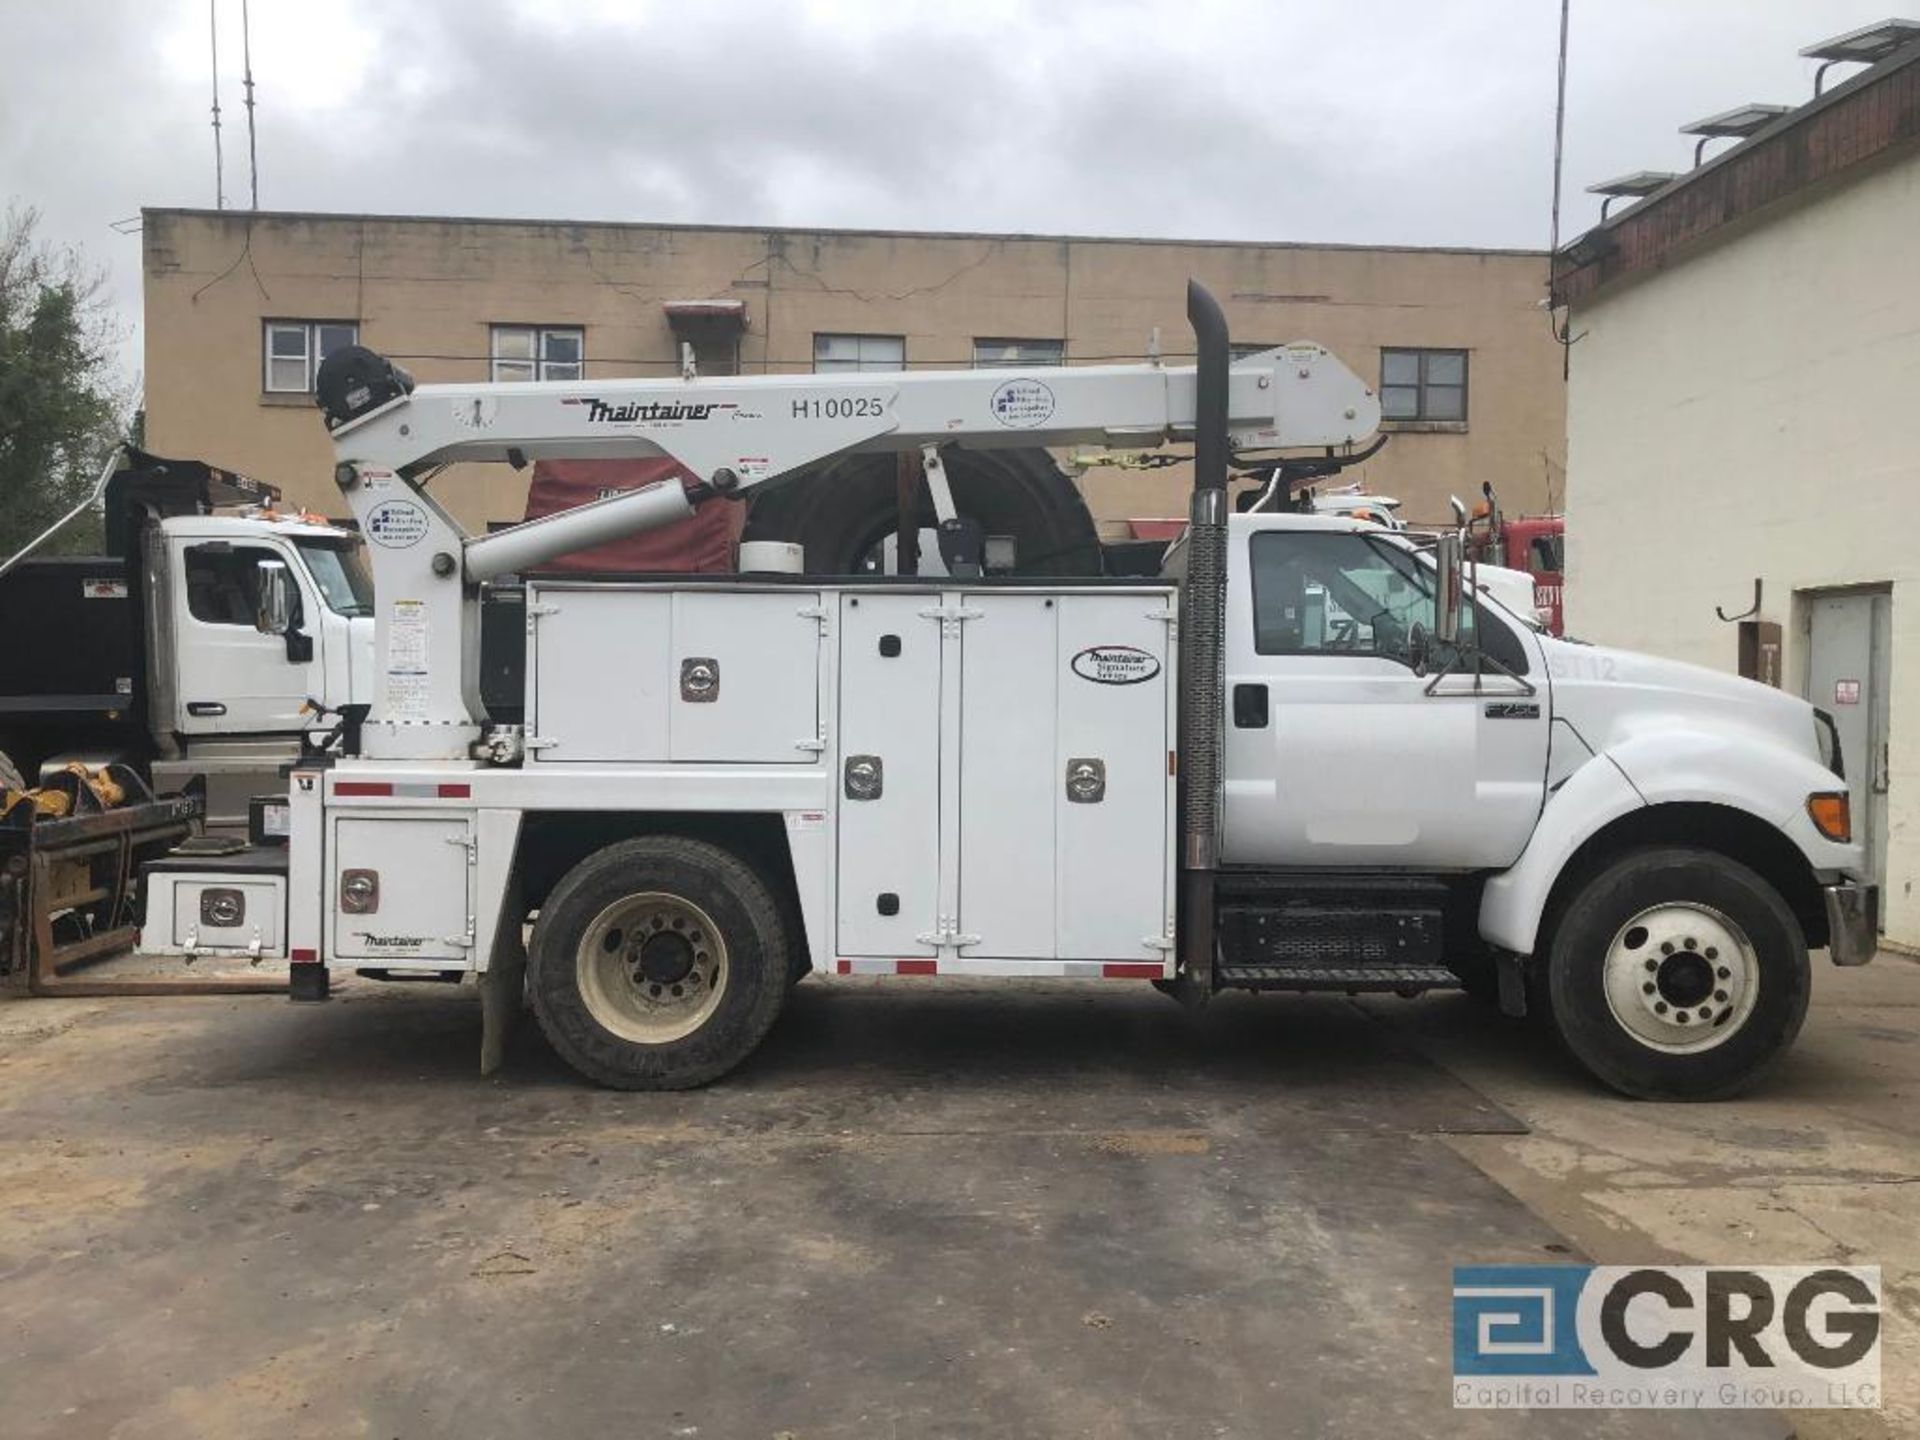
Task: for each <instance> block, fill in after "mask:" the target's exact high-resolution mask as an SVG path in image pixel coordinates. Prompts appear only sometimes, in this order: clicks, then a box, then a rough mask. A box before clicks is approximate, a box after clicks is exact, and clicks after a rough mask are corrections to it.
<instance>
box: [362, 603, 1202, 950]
mask: <svg viewBox="0 0 1920 1440" xmlns="http://www.w3.org/2000/svg"><path fill="white" fill-rule="evenodd" d="M528 613H529V615H530V617H531V641H530V644H529V650H528V654H529V664H528V675H529V684H528V695H527V700H528V740H527V747H528V759H529V768H530V770H532V771H534V772H538V773H540V774H543V775H548V776H552V777H553V778H554V780H555V781H559V780H560V779H562V777H564V776H566V775H568V774H570V773H573V772H575V771H578V770H580V769H585V768H587V767H591V766H602V765H609V764H614V765H631V764H642V765H647V766H665V767H668V769H667V771H666V772H665V773H666V774H668V775H670V774H671V773H672V771H673V770H675V769H680V768H684V767H691V766H694V765H699V764H709V765H765V766H769V767H773V766H780V767H783V768H784V767H791V766H803V767H806V768H807V769H808V770H810V771H814V772H815V773H818V772H819V771H821V770H825V771H826V772H827V774H826V777H825V778H826V779H827V780H828V782H829V783H828V784H827V785H826V786H823V787H821V788H822V790H823V792H824V794H825V803H824V806H823V808H822V810H821V812H820V813H819V814H818V815H817V816H816V817H814V819H813V820H812V821H811V822H809V821H808V820H806V819H805V817H804V812H803V814H802V815H801V816H796V817H794V818H795V820H796V821H797V822H798V823H817V824H819V825H821V826H828V825H831V826H832V838H833V843H832V844H831V845H830V846H829V852H830V856H831V860H830V863H831V867H832V870H833V876H834V878H833V881H832V884H831V886H830V891H829V894H828V895H827V896H825V897H822V898H823V899H825V900H826V901H827V904H828V905H829V906H830V908H831V913H832V917H833V918H832V921H831V928H830V930H829V931H828V932H827V933H830V934H831V935H832V936H833V940H832V950H833V958H834V961H835V964H836V968H837V969H839V970H840V971H841V972H843V973H846V972H857V971H862V970H868V969H872V970H879V971H884V972H888V973H892V972H894V971H895V970H896V969H897V968H898V965H899V962H909V963H910V968H912V969H937V970H938V971H941V972H947V971H955V972H962V973H964V972H967V971H969V970H971V971H973V972H975V973H987V972H989V971H993V970H997V969H1000V968H1002V965H1003V964H1004V963H1015V964H1021V965H1023V966H1024V965H1026V964H1031V963H1033V962H1042V963H1044V964H1045V966H1046V970H1045V971H1044V972H1043V973H1059V974H1077V973H1081V972H1083V971H1084V972H1088V973H1095V974H1099V973H1113V972H1114V971H1115V970H1116V968H1117V969H1118V970H1123V971H1130V972H1132V973H1134V974H1136V975H1138V976H1140V977H1142V978H1145V977H1149V976H1153V977H1157V976H1160V975H1162V974H1163V973H1165V974H1171V971H1170V970H1169V969H1168V968H1167V966H1168V960H1169V956H1170V954H1171V946H1172V937H1173V915H1172V894H1173V892H1172V879H1171V876H1172V858H1173V844H1172V823H1173V813H1174V811H1173V795H1174V785H1175V775H1174V765H1173V761H1172V752H1173V725H1174V717H1173V710H1172V705H1173V696H1174V693H1175V692H1174V687H1173V670H1174V664H1173V656H1174V647H1173V643H1172V636H1173V621H1174V617H1175V595H1174V591H1173V590H1172V589H1170V588H1165V587H1155V586H1137V587H1136V586H1128V587H1116V586H1112V585H1087V586H1081V587H1059V586H1055V585H1049V586H1048V587H1047V588H1045V589H1041V588H1037V587H1034V586H1032V585H1030V584H1026V585H999V586H978V585H976V586H969V587H967V588H959V587H952V588H941V589H935V588H932V587H930V586H927V585H925V584H900V583H897V582H896V583H890V584H874V585H870V586H868V585H863V586H857V587H856V586H847V587H831V588H830V587H820V588H815V587H812V586H807V587H804V588H803V587H799V586H774V587H767V588H754V587H750V586H749V587H743V586H738V585H733V586H726V587H720V586H714V587H710V588H697V589H688V588H684V587H676V588H673V589H667V588H662V587H650V586H646V585H606V584H584V583H536V584H532V585H530V586H529V588H528ZM589 662H591V663H589ZM475 778H476V780H478V781H480V782H481V783H482V786H483V787H484V782H485V781H486V779H487V778H488V777H486V776H485V775H484V774H482V775H479V776H476V777H475ZM478 793H479V792H478V791H476V798H477V796H478ZM1154 836H1158V837H1160V842H1161V843H1159V844H1155V843H1153V842H1152V839H1151V837H1154ZM434 848H435V847H434V846H433V845H432V844H426V845H425V846H424V849H423V858H424V855H425V854H426V853H430V852H432V851H433V850H434ZM442 848H443V849H444V844H443V845H442ZM349 863H352V862H350V861H349V860H347V859H346V858H345V857H344V855H342V856H341V857H339V858H338V860H337V864H341V865H344V864H349ZM803 890H804V886H803ZM808 898H809V897H806V896H805V895H804V893H803V901H804V900H806V899H808ZM809 908H811V907H809ZM821 948H822V949H824V948H826V947H825V946H822V947H821ZM920 962H925V963H924V964H923V963H920Z"/></svg>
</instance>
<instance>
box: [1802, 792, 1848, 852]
mask: <svg viewBox="0 0 1920 1440" xmlns="http://www.w3.org/2000/svg"><path fill="white" fill-rule="evenodd" d="M1807 814H1808V815H1809V816H1810V817H1811V818H1812V820H1813V828H1814V829H1816V830H1818V831H1819V832H1820V833H1821V834H1822V835H1824V836H1826V837H1827V839H1829V840H1831V841H1833V842H1834V843H1835V844H1836V845H1848V844H1851V843H1852V842H1853V805H1852V802H1851V800H1850V799H1849V797H1848V795H1847V792H1846V791H1845V790H1832V791H1822V792H1821V793H1820V794H1818V795H1809V796H1808V797H1807Z"/></svg>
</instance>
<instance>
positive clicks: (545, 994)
mask: <svg viewBox="0 0 1920 1440" xmlns="http://www.w3.org/2000/svg"><path fill="white" fill-rule="evenodd" d="M788 945H789V940H788V936H787V933H786V927H785V924H784V923H783V921H782V918H781V910H780V904H779V901H778V900H777V899H776V897H775V896H774V894H773V892H772V891H771V890H770V889H769V888H768V886H767V884H766V882H765V881H763V880H762V879H761V878H760V876H759V875H758V874H757V873H756V872H755V871H754V870H753V869H752V867H750V866H749V865H747V864H746V863H745V862H744V861H742V860H741V859H740V858H739V857H738V856H736V855H733V854H732V853H730V852H729V851H726V850H723V849H721V848H720V847H719V846H717V845H711V844H708V843H706V842H705V841H700V840H690V839H685V838H683V837H680V836H674V835H650V836H644V837H641V838H639V839H634V840H625V841H621V842H620V843H619V844H616V845H610V846H608V847H607V848H606V849H604V850H600V851H597V852H596V853H594V854H592V855H590V856H588V857H587V858H586V859H585V860H582V861H581V862H580V863H579V864H578V865H576V866H574V867H573V869H572V870H570V871H568V872H567V874H566V875H565V876H563V877H562V878H561V880H560V883H559V884H558V885H556V886H555V887H554V889H553V892H552V894H550V895H549V896H548V897H547V900H546V903H545V904H544V905H542V906H541V909H540V918H539V921H538V922H537V923H536V924H535V926H534V930H533V943H532V945H531V947H530V949H529V952H528V956H527V978H528V989H529V990H530V991H531V993H532V996H533V1008H534V1013H535V1014H536V1015H538V1016H539V1019H540V1028H541V1029H542V1030H543V1031H545V1032H546V1036H547V1039H548V1040H549V1042H551V1043H552V1045H553V1048H554V1049H555V1050H557V1051H559V1052H560V1055H561V1057H562V1058H563V1059H565V1060H566V1062H567V1063H568V1064H570V1065H571V1066H573V1068H574V1069H576V1070H578V1071H579V1072H580V1073H581V1074H583V1075H585V1076H586V1077H587V1078H588V1079H590V1080H595V1081H597V1082H599V1083H600V1084H602V1085H609V1086H613V1087H614V1088H616V1089H621V1090H683V1089H688V1088H691V1087H692V1086H696V1085H704V1084H706V1083H707V1082H709V1081H711V1080H715V1079H718V1078H719V1077H720V1076H722V1075H724V1074H726V1072H727V1071H729V1070H731V1069H733V1067H734V1066H736V1065H738V1064H739V1063H740V1062H741V1061H742V1060H744V1059H746V1057H747V1056H748V1055H750V1054H752V1053H753V1050H754V1048H755V1047H756V1046H757V1045H759V1043H760V1041H761V1039H762V1038H763V1037H764V1036H765V1035H766V1033H767V1031H768V1029H770V1028H771V1027H772V1025H773V1022H774V1019H775V1018H776V1017H777V1016H778V1015H779V1013H780V1006H781V1004H782V1002H783V1001H784V1000H785V999H786V994H787V978H788V968H789V966H788V960H787V951H788Z"/></svg>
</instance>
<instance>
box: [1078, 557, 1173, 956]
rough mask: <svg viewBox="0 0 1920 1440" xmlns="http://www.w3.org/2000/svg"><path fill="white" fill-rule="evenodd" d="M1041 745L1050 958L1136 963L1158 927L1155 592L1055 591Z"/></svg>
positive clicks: (1152, 952)
mask: <svg viewBox="0 0 1920 1440" xmlns="http://www.w3.org/2000/svg"><path fill="white" fill-rule="evenodd" d="M1058 611H1059V615H1060V620H1059V648H1058V651H1057V652H1056V654H1057V665H1056V668H1055V674H1056V675H1058V677H1059V686H1060V688H1059V705H1058V714H1059V729H1058V732H1057V735H1056V737H1055V747H1054V754H1053V762H1054V765H1053V776H1052V781H1053V786H1052V791H1053V797H1054V807H1055V808H1054V824H1055V827H1056V833H1057V837H1058V838H1057V843H1056V847H1055V875H1056V876H1057V878H1058V884H1059V924H1058V941H1059V955H1060V958H1061V959H1062V960H1115V961H1131V962H1136V963H1138V962H1145V961H1157V960H1161V959H1163V958H1164V957H1165V955H1166V953H1167V952H1166V951H1165V950H1164V949H1162V948H1161V947H1160V946H1159V945H1156V944H1154V943H1153V942H1154V941H1157V940H1166V939H1168V938H1170V930H1169V927H1168V923H1167V914H1168V909H1167V907H1168V901H1169V897H1168V894H1167V889H1168V848H1169V846H1170V844H1171V840H1170V836H1169V831H1168V820H1169V817H1170V814H1171V805H1172V796H1171V792H1172V785H1173V776H1172V774H1171V768H1172V767H1171V765H1170V763H1169V762H1170V751H1171V750H1172V737H1171V736H1170V734H1169V733H1168V731H1169V722H1168V712H1167V703H1168V681H1169V675H1170V672H1171V669H1172V667H1171V666H1170V665H1169V664H1168V663H1167V660H1168V656H1167V652H1168V649H1169V645H1168V639H1167V637H1168V634H1169V630H1168V625H1167V618H1166V614H1167V602H1166V601H1165V600H1164V599H1163V598H1160V597H1157V596H1152V595H1137V594H1136V595H1098V594H1084V595H1075V594H1066V595H1062V596H1061V597H1060V598H1059V602H1058Z"/></svg>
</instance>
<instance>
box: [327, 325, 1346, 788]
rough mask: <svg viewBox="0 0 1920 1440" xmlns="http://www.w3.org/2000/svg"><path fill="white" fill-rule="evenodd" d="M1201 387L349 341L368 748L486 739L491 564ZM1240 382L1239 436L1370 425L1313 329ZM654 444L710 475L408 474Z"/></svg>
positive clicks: (1324, 441)
mask: <svg viewBox="0 0 1920 1440" xmlns="http://www.w3.org/2000/svg"><path fill="white" fill-rule="evenodd" d="M1195 387H1196V381H1195V370H1194V368H1193V367H1191V366H1188V367H1171V366H1162V365H1159V364H1154V363H1147V364H1138V365H1104V366H1085V367H1073V368H1070V369H1048V370H1044V371H1037V370H1030V369H1026V370H951V371H947V370H939V371H922V372H919V373H886V374H828V375H804V374H803V375H764V376H746V377H736V376H728V377H725V378H711V379H707V378H687V377H671V378H662V377H657V376H656V377H640V378H613V379H601V380H580V381H567V382H539V383H524V382H523V383H495V384H450V385H420V386H415V385H414V384H413V383H412V380H411V378H410V377H408V376H406V375H405V373H404V372H402V371H399V370H397V369H396V368H395V367H393V366H391V365H389V364H388V363H387V362H386V361H385V360H383V359H381V358H380V357H379V356H377V355H374V354H373V353H372V352H370V351H366V350H361V349H359V348H358V347H355V348H354V349H352V350H348V351H343V352H340V353H339V354H336V355H335V356H331V357H329V359H328V360H327V362H326V363H325V364H324V365H323V366H322V367H321V374H320V377H319V382H318V386H317V388H318V391H319V398H320V402H321V405H322V408H323V409H324V410H325V411H326V414H327V423H328V426H329V428H330V430H331V432H332V440H333V445H334V453H335V456H336V460H337V462H338V463H337V465H336V467H335V477H336V479H337V481H338V482H339V483H340V485H341V488H342V490H343V491H344V493H345V496H346V499H347V502H348V504H349V506H350V507H351V508H352V510H353V513H354V517H355V519H356V520H357V521H358V522H359V524H360V527H361V529H362V531H363V532H364V533H365V535H366V537H367V540H368V541H369V546H368V552H369V555H370V557H371V559H372V562H373V571H374V589H375V594H376V597H377V601H378V605H379V614H378V635H377V638H376V646H377V653H378V654H379V655H380V656H381V657H382V660H383V663H382V666H381V669H380V673H379V675H378V677H377V679H376V698H375V701H374V706H373V710H372V713H371V715H370V716H369V719H368V722H367V725H366V727H365V729H364V731H363V736H364V740H363V743H364V744H365V746H366V753H369V754H384V755H389V756H393V757H395V758H401V757H411V758H435V757H449V758H451V757H455V756H459V755H463V754H465V753H466V749H467V747H468V745H470V744H471V742H472V741H473V740H474V739H475V738H477V736H478V733H479V724H480V721H481V718H482V717H483V715H484V713H485V712H484V710H483V709H482V707H481V706H480V703H479V698H478V693H477V689H478V681H477V675H478V639H479V625H478V605H477V592H476V589H475V587H476V586H477V584H478V583H479V582H481V581H483V580H486V579H490V578H493V577H494V576H497V575H500V574H503V573H506V572H507V571H509V570H513V569H522V568H526V567H529V566H533V565H537V564H539V563H541V562H542V561H544V560H547V559H550V558H552V557H554V556H557V555H562V554H566V553H568V552H569V551H572V550H576V549H579V548H582V547H583V546H585V545H589V544H595V543H599V542H601V541H605V540H609V539H614V538H617V537H619V536H621V535H625V534H631V533H634V532H636V531H640V530H645V529H651V528H654V527H656V526H659V525H662V524H666V523H669V522H671V521H672V520H674V519H677V518H679V517H681V516H684V515H685V514H687V513H689V510H690V507H691V505H693V504H695V503H699V502H700V501H702V500H705V499H707V498H710V497H714V496H724V497H737V496H739V495H740V494H742V493H743V492H745V491H747V490H749V489H751V488H753V487H754V486H757V485H761V484H765V483H767V482H768V481H771V480H775V479H778V478H779V477H780V476H782V475H786V474H789V473H791V472H793V471H795V470H798V469H801V468H803V467H805V466H808V465H812V464H814V463H816V462H818V461H820V460H824V459H826V458H828V457H831V456H835V455H841V454H845V453H849V452H856V451H903V450H915V449H921V448H923V447H927V446H946V445H957V446H962V447H977V448H986V447H996V446H1016V445H1019V446H1030V445H1071V444H1079V443H1096V444H1124V445H1128V446H1134V447H1139V446H1149V445H1155V444H1162V443H1165V442H1168V441H1175V440H1181V439H1191V438H1193V432H1194V423H1195V421H1194V414H1195ZM1228 390H1229V394H1228V405H1227V439H1228V443H1229V444H1230V445H1231V446H1232V447H1233V448H1235V449H1291V448H1299V447H1314V448H1323V447H1328V448H1337V447H1344V446H1353V445H1357V444H1360V443H1363V442H1364V441H1366V440H1367V439H1368V438H1369V437H1370V436H1371V435H1372V434H1373V433H1374V431H1375V429H1376V428H1377V427H1378V425H1379V420H1380V406H1379V402H1378V400H1377V399H1376V397H1375V396H1374V394H1373V391H1372V390H1371V388H1370V387H1368V386H1367V385H1366V384H1365V383H1364V382H1363V381H1362V380H1360V379H1359V377H1357V376H1356V375H1354V374H1353V372H1352V371H1350V370H1348V369H1347V368H1346V366H1344V365H1342V364H1341V363H1340V361H1339V360H1337V359H1336V358H1334V356H1332V355H1331V354H1329V353H1328V352H1327V351H1326V350H1324V349H1323V348H1321V347H1320V346H1318V345H1312V344H1297V345H1287V346H1281V347H1277V348H1275V349H1273V350H1268V351H1263V352H1261V353H1259V354H1257V355H1251V356H1248V357H1245V358H1243V359H1242V360H1240V361H1239V362H1238V363H1237V364H1235V365H1234V367H1233V369H1232V372H1231V374H1230V377H1229V386H1228ZM651 456H669V457H671V458H672V459H674V460H676V461H678V462H679V463H680V464H681V465H682V466H684V467H685V468H686V469H687V470H689V471H691V472H692V473H693V474H694V475H695V476H697V477H699V481H700V484H699V485H698V486H696V487H694V488H693V489H692V490H691V491H689V490H685V489H683V488H682V487H681V486H680V485H679V484H678V483H669V484H665V485H657V486H652V487H648V488H647V489H644V490H637V491H633V492H630V493H628V494H625V495H619V496H614V497H611V498H609V499H607V500H603V501H599V502H597V503H595V504H592V505H585V506H581V507H578V508H577V509H575V510H570V511H566V512H563V513H562V514H559V515H554V516H547V517H544V518H542V519H539V520H533V521H528V522H526V523H524V524H521V525H517V526H513V527H511V528H509V529H506V530H502V531H499V532H496V533H494V534H491V535H486V536H474V535H469V534H468V533H467V532H466V531H465V530H464V529H463V528H462V527H461V526H460V525H459V523H458V522H457V521H455V520H454V519H453V517H452V516H451V515H450V514H448V512H447V511H446V510H445V508H444V507H442V506H441V505H440V504H439V503H438V501H437V500H436V499H435V498H434V497H433V496H432V495H430V494H429V493H428V492H427V491H426V490H424V489H423V488H422V487H421V486H420V485H418V484H416V483H415V477H418V476H421V475H422V474H423V473H424V472H425V471H426V470H428V469H429V468H430V467H434V466H438V465H444V464H448V463H452V462H455V461H509V462H511V463H514V464H524V463H526V462H527V461H530V460H539V459H562V458H567V459H571V458H581V457H651Z"/></svg>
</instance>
